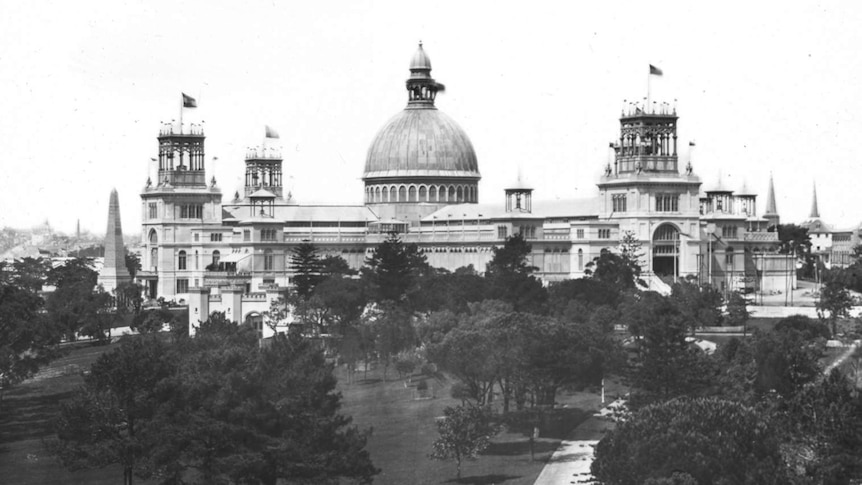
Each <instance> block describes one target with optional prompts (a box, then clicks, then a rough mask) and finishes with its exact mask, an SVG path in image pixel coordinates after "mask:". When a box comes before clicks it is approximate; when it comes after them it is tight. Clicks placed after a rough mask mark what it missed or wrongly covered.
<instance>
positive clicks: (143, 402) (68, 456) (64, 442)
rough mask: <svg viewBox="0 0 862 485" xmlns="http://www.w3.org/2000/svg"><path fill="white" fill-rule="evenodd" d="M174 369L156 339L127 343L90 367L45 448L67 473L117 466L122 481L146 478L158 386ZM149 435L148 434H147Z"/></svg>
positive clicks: (122, 343)
mask: <svg viewBox="0 0 862 485" xmlns="http://www.w3.org/2000/svg"><path fill="white" fill-rule="evenodd" d="M173 370H174V365H173V363H172V362H171V357H170V354H169V352H168V347H167V346H166V345H165V344H164V343H162V342H161V341H160V340H159V339H157V338H152V337H151V338H137V339H125V340H123V341H122V342H121V344H120V346H119V347H118V348H116V349H115V350H112V351H111V352H108V353H105V354H103V355H102V356H100V357H99V359H98V360H97V361H96V362H95V363H94V364H93V366H92V367H91V371H90V374H89V375H87V376H86V377H85V379H84V386H83V387H81V388H80V389H78V390H77V391H76V392H75V394H74V396H73V397H72V399H70V400H68V401H66V402H64V403H62V404H61V406H60V414H59V416H58V418H57V421H56V425H55V426H56V433H57V438H56V439H55V440H52V441H50V442H49V443H48V446H49V449H50V450H51V451H52V452H53V453H54V454H55V455H56V456H57V457H58V458H59V459H60V461H61V462H62V463H63V465H64V466H66V467H67V468H69V469H71V470H78V469H83V468H103V467H105V466H108V465H112V464H119V465H120V466H122V468H123V483H124V484H127V485H131V483H132V479H133V476H135V475H137V476H139V477H144V478H146V477H148V476H149V475H150V471H149V466H150V465H149V463H148V460H149V456H148V453H147V450H148V449H149V448H152V447H155V446H158V444H157V443H153V442H149V441H148V439H152V438H154V433H156V434H157V432H156V431H153V430H148V429H147V428H148V426H151V425H152V421H153V418H154V416H155V413H156V411H157V405H158V400H157V386H158V384H159V382H160V381H161V380H162V379H164V378H166V377H167V376H169V375H170V374H171V373H172V372H173ZM148 431H151V432H149V433H148Z"/></svg>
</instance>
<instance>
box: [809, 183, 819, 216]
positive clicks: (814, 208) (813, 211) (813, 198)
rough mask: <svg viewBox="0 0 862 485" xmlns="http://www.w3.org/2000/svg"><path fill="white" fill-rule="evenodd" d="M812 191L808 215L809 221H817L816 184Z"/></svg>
mask: <svg viewBox="0 0 862 485" xmlns="http://www.w3.org/2000/svg"><path fill="white" fill-rule="evenodd" d="M813 190H814V192H813V193H812V196H811V213H810V214H808V218H809V219H819V218H820V210H819V209H818V208H817V184H816V183H815V184H813Z"/></svg>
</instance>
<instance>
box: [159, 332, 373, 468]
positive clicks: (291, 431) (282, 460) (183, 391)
mask: <svg viewBox="0 0 862 485" xmlns="http://www.w3.org/2000/svg"><path fill="white" fill-rule="evenodd" d="M257 347H258V344H257V335H256V332H255V331H254V329H253V328H250V327H248V326H247V325H240V326H237V325H230V324H225V323H224V322H220V323H218V324H217V325H215V326H213V325H210V324H208V323H206V322H205V323H204V324H202V325H201V327H200V329H199V330H198V333H197V335H196V338H194V339H189V340H188V341H186V343H185V346H184V347H183V348H182V355H183V357H182V358H181V359H180V361H179V365H178V371H177V372H176V374H175V375H174V376H173V377H171V378H170V379H169V380H168V381H166V382H165V383H164V387H163V393H164V396H165V399H166V401H165V402H164V404H163V407H162V409H163V411H162V412H160V413H159V416H158V421H157V422H158V423H159V426H160V427H159V429H160V430H163V431H162V432H161V433H160V440H159V441H160V445H159V447H158V448H157V449H154V450H153V452H154V455H153V460H154V464H155V465H156V466H157V467H158V470H159V473H160V474H161V476H162V477H164V478H165V479H170V480H176V481H178V480H179V479H183V480H187V479H188V478H191V477H197V481H198V482H200V483H220V482H228V481H229V482H234V483H236V482H240V483H264V484H275V483H276V482H277V481H278V480H279V479H286V480H287V481H289V482H291V483H330V482H332V483H338V481H339V480H340V479H341V480H348V479H350V480H354V481H357V482H360V483H370V482H371V479H372V477H373V476H374V475H375V474H376V473H378V472H379V470H377V469H375V468H374V466H373V465H372V463H371V460H370V458H369V455H368V452H367V451H366V450H365V449H364V447H365V443H366V439H367V433H365V432H360V431H359V430H358V429H356V428H355V427H353V426H350V418H349V417H345V416H343V415H341V414H339V413H338V410H339V407H340V395H339V394H338V393H337V392H335V384H336V380H335V377H334V376H333V375H332V365H331V364H327V363H326V362H325V359H324V357H323V354H322V352H321V351H320V350H318V349H316V348H315V346H314V343H313V342H311V341H309V340H307V339H302V338H291V337H289V336H287V335H284V334H279V335H278V336H276V337H275V338H274V339H273V340H272V341H271V343H270V345H268V346H266V347H264V348H263V349H260V350H258V349H257ZM154 429H155V428H154Z"/></svg>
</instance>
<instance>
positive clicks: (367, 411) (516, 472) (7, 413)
mask: <svg viewBox="0 0 862 485" xmlns="http://www.w3.org/2000/svg"><path fill="white" fill-rule="evenodd" d="M112 347H113V346H91V345H88V344H74V345H71V346H70V347H69V348H68V353H67V355H66V356H64V357H62V358H60V359H57V360H56V361H54V362H52V363H51V364H50V365H49V366H47V367H46V368H44V369H43V370H42V371H40V373H39V374H38V375H37V376H36V378H34V379H31V380H30V381H27V382H25V383H22V384H19V385H17V386H14V387H13V388H11V389H9V390H8V391H6V392H5V393H4V395H3V401H2V403H0V411H2V415H0V477H2V478H0V483H14V484H22V485H29V484H33V485H36V484H39V485H41V484H46V485H50V484H97V485H98V484H115V483H119V482H121V481H122V470H121V469H120V468H119V467H118V466H112V467H107V468H105V469H101V470H83V471H78V472H70V471H68V470H66V469H65V468H63V467H62V466H61V465H60V464H59V463H58V462H56V461H55V460H54V459H53V458H52V457H51V456H50V455H48V453H47V452H46V450H45V448H44V446H43V440H44V439H46V438H50V437H51V436H52V432H51V420H52V419H53V416H54V415H55V414H56V413H57V410H58V408H59V403H60V401H62V400H63V399H66V398H68V397H69V396H70V395H71V393H72V392H73V390H74V389H75V388H76V387H77V386H79V385H80V384H81V382H82V377H81V372H82V371H83V370H86V369H87V368H88V367H89V365H90V364H91V363H92V362H93V361H95V360H96V358H97V357H98V356H99V355H100V354H101V353H103V352H105V351H107V350H110V349H111V348H112ZM336 374H337V375H338V377H339V390H340V391H341V392H342V394H343V396H344V407H343V409H342V411H343V412H344V413H345V414H349V415H351V416H353V418H354V423H355V424H357V425H358V426H360V428H363V429H364V428H368V427H372V428H373V434H372V436H371V438H370V439H369V442H368V450H369V452H370V453H371V457H372V459H373V460H374V464H375V465H376V466H377V467H378V468H381V469H382V472H381V474H380V475H378V476H377V477H376V479H375V483H380V484H404V483H411V484H414V483H415V484H440V483H464V484H491V483H505V484H509V485H516V484H532V483H533V482H534V481H535V479H536V477H537V476H538V475H539V473H540V472H541V470H542V467H543V466H544V463H545V461H547V460H548V458H550V456H551V455H552V454H553V452H554V450H556V448H557V445H558V444H559V442H560V440H561V439H562V438H564V437H565V436H567V435H568V434H569V432H570V431H571V430H572V429H573V428H574V427H575V426H576V425H577V424H579V423H581V422H582V421H584V420H585V419H586V418H587V417H588V416H589V415H590V414H591V412H592V411H593V410H597V409H598V408H599V407H600V397H599V395H598V394H596V393H588V392H580V393H561V395H559V396H558V399H557V401H558V402H559V403H560V404H561V406H562V409H560V410H558V411H557V412H556V414H555V416H554V417H553V418H552V419H551V418H549V419H547V420H546V422H545V423H543V425H542V426H541V432H540V437H539V439H538V440H536V442H535V445H534V453H535V459H534V460H531V458H530V446H529V441H528V439H527V438H526V430H521V431H524V433H520V432H503V433H501V434H500V435H498V436H497V437H496V438H495V439H494V440H493V442H492V445H491V447H490V448H489V449H488V450H487V451H486V452H485V453H484V454H483V455H482V456H481V457H480V458H479V460H478V461H475V462H467V463H465V464H464V465H463V466H462V479H461V480H460V481H456V480H455V465H454V463H452V462H440V461H435V460H432V459H430V458H428V454H429V453H430V452H431V443H432V442H433V441H434V440H435V439H436V437H437V428H436V425H435V419H436V418H437V417H439V416H442V415H443V409H444V408H445V407H446V406H452V405H456V404H458V401H456V400H454V399H452V398H451V397H449V390H450V387H451V382H447V381H438V380H433V379H430V380H429V381H428V382H429V388H430V391H429V392H430V393H431V394H433V396H432V397H430V398H428V399H416V397H417V391H416V390H415V385H416V377H414V378H413V382H412V383H410V384H409V385H407V386H405V381H404V380H401V379H397V377H396V376H394V375H392V373H390V375H389V380H388V381H386V382H384V381H383V380H382V373H381V372H380V371H371V372H369V373H368V378H367V379H364V377H365V376H364V375H363V374H362V373H358V374H357V375H356V381H355V382H354V383H351V384H347V383H346V381H347V380H346V378H345V375H344V373H343V371H342V370H341V369H338V370H337V372H336ZM616 392H619V391H618V386H613V385H611V384H610V383H609V391H608V400H609V401H610V400H611V399H613V397H612V396H613V395H614V393H616ZM135 481H136V483H140V484H146V483H147V482H146V481H144V480H140V479H136V480H135Z"/></svg>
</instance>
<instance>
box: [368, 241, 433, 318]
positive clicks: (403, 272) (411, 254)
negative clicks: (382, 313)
mask: <svg viewBox="0 0 862 485" xmlns="http://www.w3.org/2000/svg"><path fill="white" fill-rule="evenodd" d="M365 265H366V268H364V269H363V279H365V280H367V281H369V282H370V283H371V286H372V288H373V290H372V291H373V294H374V300H375V301H376V302H377V303H381V302H384V301H393V302H398V301H401V300H402V299H404V298H405V297H406V296H407V295H409V294H411V293H412V292H414V291H415V283H416V281H417V279H418V277H419V276H421V275H422V274H425V273H427V272H428V271H429V270H430V266H428V262H427V261H426V258H425V255H424V254H422V253H421V252H420V251H419V248H418V247H417V246H416V245H415V244H404V243H402V242H401V239H400V238H399V237H398V234H396V233H394V232H393V233H390V234H389V236H388V237H387V238H386V240H384V241H383V242H381V243H380V244H379V245H378V246H377V247H376V248H375V249H374V253H373V254H372V255H371V256H370V257H369V258H367V259H366V260H365Z"/></svg>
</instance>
